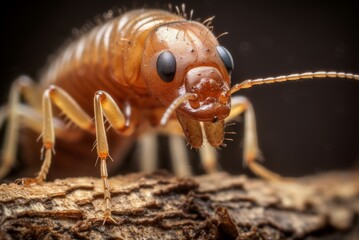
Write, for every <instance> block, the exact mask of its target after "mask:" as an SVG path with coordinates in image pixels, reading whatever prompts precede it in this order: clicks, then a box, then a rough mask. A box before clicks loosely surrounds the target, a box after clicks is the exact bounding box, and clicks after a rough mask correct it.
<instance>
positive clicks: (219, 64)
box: [0, 10, 359, 221]
mask: <svg viewBox="0 0 359 240" xmlns="http://www.w3.org/2000/svg"><path fill="white" fill-rule="evenodd" d="M183 15H184V14H183ZM210 21H211V18H210V19H208V21H205V22H210ZM233 67H234V65H233V59H232V57H231V55H230V53H229V52H228V51H227V50H226V49H225V48H224V47H223V46H220V45H219V43H218V41H217V38H216V37H215V36H214V35H213V33H212V31H211V28H210V27H209V25H204V24H202V23H199V22H195V21H190V20H187V19H185V18H184V17H182V16H180V15H177V14H172V13H169V12H166V11H160V10H134V11H129V12H127V13H125V14H123V15H121V16H119V17H117V18H113V19H110V20H109V21H107V22H104V23H103V24H100V25H99V26H97V27H95V28H94V29H92V30H91V31H89V32H88V33H86V34H84V35H83V36H81V37H80V38H78V39H77V40H75V41H74V42H72V43H70V44H69V45H67V46H66V47H65V48H63V50H62V51H60V52H59V54H58V55H57V56H56V57H55V58H54V59H53V60H52V61H51V63H50V64H49V66H48V67H47V68H46V70H45V71H44V73H43V74H42V77H41V79H40V84H39V87H38V89H37V90H40V91H41V92H42V99H41V98H37V96H36V94H34V93H32V94H26V93H29V92H33V91H30V90H31V89H33V86H34V84H33V83H32V82H31V81H30V80H28V81H27V82H26V81H25V82H24V81H17V82H16V83H15V84H14V85H13V88H12V91H11V96H10V102H9V107H8V109H7V110H6V114H7V115H8V118H9V121H11V122H12V124H10V127H9V128H8V129H9V130H8V134H7V135H8V136H9V137H7V139H8V140H9V143H8V144H9V145H10V146H12V148H11V147H10V148H9V150H8V151H7V152H5V154H3V158H4V159H5V160H4V163H6V164H4V165H3V167H2V168H1V170H2V171H0V174H3V175H5V174H6V171H8V170H9V169H10V167H11V162H13V159H14V158H15V150H14V147H13V146H14V145H15V143H16V139H17V134H18V133H17V128H18V125H19V124H20V122H21V120H19V119H22V118H23V119H25V120H26V121H23V123H22V124H25V125H26V124H27V126H28V127H30V128H31V129H33V130H35V131H38V132H40V131H41V133H42V144H43V150H42V151H43V157H44V163H43V165H42V167H41V170H40V172H39V174H38V176H37V177H36V178H34V179H21V180H20V181H19V182H21V183H23V184H30V183H41V182H43V181H44V180H45V179H46V177H47V173H48V171H49V169H50V165H51V161H52V155H53V152H54V151H55V149H56V152H60V155H61V152H67V153H68V155H67V157H66V159H67V160H68V161H77V160H78V158H79V157H81V158H85V157H83V156H87V157H86V158H85V159H89V156H91V157H93V158H94V159H95V158H96V157H97V159H98V160H99V161H100V172H101V174H100V176H101V178H102V179H103V187H104V220H105V221H106V220H113V221H114V219H112V218H111V194H110V192H111V189H110V186H109V184H108V180H107V178H108V175H109V174H108V169H107V159H109V158H111V156H112V158H111V159H117V158H118V157H119V156H120V155H121V154H124V152H125V149H126V148H127V147H128V146H129V145H130V144H131V143H132V142H133V141H134V140H135V139H138V138H139V136H141V135H142V134H144V133H151V132H152V131H153V132H162V133H165V134H169V135H170V134H178V133H180V135H183V136H185V138H186V139H187V141H188V143H189V145H190V146H191V147H194V148H198V149H200V153H201V154H200V155H201V156H202V162H203V165H204V168H205V169H206V171H207V172H213V171H216V170H217V166H216V161H215V160H214V159H215V153H213V150H212V148H211V147H213V148H219V147H221V146H224V143H223V141H224V139H225V137H224V135H225V131H224V128H225V124H226V122H227V121H230V120H233V119H234V118H235V117H236V116H238V115H240V114H242V113H244V114H245V128H244V129H245V133H244V134H245V136H244V159H245V161H246V164H247V165H248V166H249V167H250V168H251V169H252V170H253V171H254V172H255V173H256V174H258V175H260V176H262V177H265V178H268V179H270V180H277V179H281V177H280V176H279V175H277V174H275V173H272V172H271V171H269V170H267V169H265V168H264V167H262V166H261V165H259V164H258V163H256V161H255V160H256V159H258V158H259V157H260V151H259V147H258V141H257V133H256V126H255V116H254V110H253V107H252V105H251V104H250V102H249V101H248V99H246V98H243V97H232V94H233V93H235V92H236V91H238V90H240V89H243V88H250V87H252V86H255V85H261V84H264V83H278V82H282V81H288V80H299V79H310V78H326V77H339V78H350V79H356V80H359V76H358V75H355V74H348V73H337V72H315V73H303V74H292V75H287V76H280V77H276V78H266V79H255V80H246V81H243V82H242V83H240V84H236V85H234V86H233V87H231V72H232V70H233ZM22 95H24V96H25V98H26V99H27V101H28V102H29V106H28V109H27V108H26V107H23V106H22V104H21V103H20V100H19V99H20V96H22ZM27 95H28V97H26V96H27ZM29 96H30V97H29ZM231 98H232V100H233V101H231ZM41 100H42V107H40V104H39V103H38V102H40V101H41ZM53 106H56V107H55V108H53ZM40 108H42V113H40ZM31 111H34V112H35V114H34V116H35V117H33V116H26V114H25V112H26V113H27V112H31ZM60 113H63V114H64V115H65V116H66V117H67V118H69V120H70V121H71V122H73V123H74V124H75V125H76V126H77V127H78V128H77V129H75V130H74V129H69V128H66V124H65V122H64V121H63V119H61V118H60V117H59V115H60ZM106 121H108V122H109V126H110V127H111V131H110V132H107V131H106V126H107V125H106V123H105V122H106ZM40 122H41V123H40ZM40 125H42V128H41V126H40ZM56 137H57V138H56ZM95 139H96V142H95V146H96V149H97V151H96V152H93V153H91V152H90V150H91V148H92V143H93V141H94V140H95ZM148 139H151V138H148ZM58 140H59V143H60V146H57V142H58ZM74 143H75V144H76V148H73V144H74ZM109 143H111V144H112V148H111V147H109ZM143 143H145V144H144V145H145V146H151V148H154V146H152V145H150V144H148V141H147V143H146V142H145V141H144V142H143ZM179 145H181V144H178V138H177V136H176V138H172V139H171V140H170V146H172V147H177V146H179ZM181 149H182V148H181ZM182 150H183V149H182ZM182 150H179V151H178V150H176V151H173V152H172V153H173V155H175V156H173V159H175V160H176V159H177V160H178V157H177V156H182V155H183V151H182ZM150 155H151V154H148V156H149V158H152V159H153V158H155V157H153V156H151V157H150ZM181 158H182V157H181ZM83 164H84V163H83ZM174 165H176V164H174ZM185 165H186V164H177V165H176V166H177V167H176V168H177V169H178V171H177V172H182V173H184V174H189V172H190V171H189V170H188V169H187V168H186V167H185ZM4 166H5V167H4ZM142 166H145V164H142ZM152 167H153V166H149V167H148V168H150V169H152Z"/></svg>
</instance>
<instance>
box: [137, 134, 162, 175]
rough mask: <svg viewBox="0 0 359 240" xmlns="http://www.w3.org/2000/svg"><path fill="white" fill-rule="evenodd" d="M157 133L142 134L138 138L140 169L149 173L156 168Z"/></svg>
mask: <svg viewBox="0 0 359 240" xmlns="http://www.w3.org/2000/svg"><path fill="white" fill-rule="evenodd" d="M157 151H158V149H157V135H156V134H154V133H149V134H144V135H142V136H141V137H140V139H139V148H138V152H139V159H140V169H141V170H142V171H144V172H147V173H150V172H153V171H155V170H156V168H157V164H158V161H157V159H158V155H157Z"/></svg>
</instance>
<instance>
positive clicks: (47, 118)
mask: <svg viewBox="0 0 359 240" xmlns="http://www.w3.org/2000/svg"><path fill="white" fill-rule="evenodd" d="M52 103H54V104H55V105H56V106H57V107H59V108H60V110H62V112H63V113H64V114H65V115H66V116H67V117H68V118H69V119H70V120H72V121H73V122H74V123H75V124H76V125H77V126H79V127H80V128H82V129H85V130H88V131H91V130H93V123H92V119H91V118H90V117H89V116H88V115H87V113H86V112H84V110H83V109H82V108H81V107H80V106H79V105H78V104H77V103H76V102H75V100H74V99H73V98H72V97H71V96H70V95H68V94H67V93H66V92H65V91H64V90H62V89H61V88H59V87H56V86H50V87H49V88H48V89H46V90H45V92H44V93H43V96H42V112H43V127H42V142H43V148H42V150H41V151H42V154H43V157H44V159H43V164H42V166H41V169H40V171H39V173H38V174H37V176H36V177H35V178H34V179H31V178H30V179H29V178H27V179H19V181H18V182H21V183H23V184H30V183H41V182H43V181H44V180H45V179H46V176H47V174H48V172H49V168H50V165H51V159H52V151H53V150H54V146H55V127H54V117H53V111H52Z"/></svg>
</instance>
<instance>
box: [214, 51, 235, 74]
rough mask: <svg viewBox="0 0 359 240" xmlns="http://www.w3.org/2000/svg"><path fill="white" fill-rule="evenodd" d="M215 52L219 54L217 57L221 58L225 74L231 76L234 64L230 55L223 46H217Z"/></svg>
mask: <svg viewBox="0 0 359 240" xmlns="http://www.w3.org/2000/svg"><path fill="white" fill-rule="evenodd" d="M216 48H217V52H218V54H219V56H220V57H221V59H222V61H223V63H224V66H225V67H226V69H227V72H228V73H229V74H231V72H232V70H233V68H234V64H233V58H232V56H231V54H230V53H229V51H228V50H227V49H226V48H225V47H223V46H217V47H216Z"/></svg>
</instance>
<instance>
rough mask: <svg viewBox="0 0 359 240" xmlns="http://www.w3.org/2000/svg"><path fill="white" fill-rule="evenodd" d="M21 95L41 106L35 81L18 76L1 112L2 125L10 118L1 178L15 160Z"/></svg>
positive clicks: (0, 124)
mask: <svg viewBox="0 0 359 240" xmlns="http://www.w3.org/2000/svg"><path fill="white" fill-rule="evenodd" d="M21 96H24V98H25V100H26V102H27V103H28V104H29V105H30V106H31V107H32V108H34V109H39V108H40V98H39V97H38V94H37V89H36V86H35V83H34V82H33V81H32V80H31V79H30V78H29V77H27V76H20V77H18V78H17V79H16V80H15V82H14V83H13V84H12V86H11V90H10V95H9V103H8V106H6V107H3V108H2V109H1V113H0V115H1V116H0V118H1V121H0V127H1V126H2V124H3V122H4V120H5V118H8V124H7V128H6V132H5V137H4V145H3V148H2V153H1V159H2V164H1V166H0V179H1V178H3V177H4V176H6V174H7V173H8V172H9V171H10V169H11V167H12V166H13V165H14V162H15V156H16V150H17V142H18V135H19V133H18V132H19V121H20V115H19V113H20V110H19V106H20V97H21ZM29 117H31V116H29Z"/></svg>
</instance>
